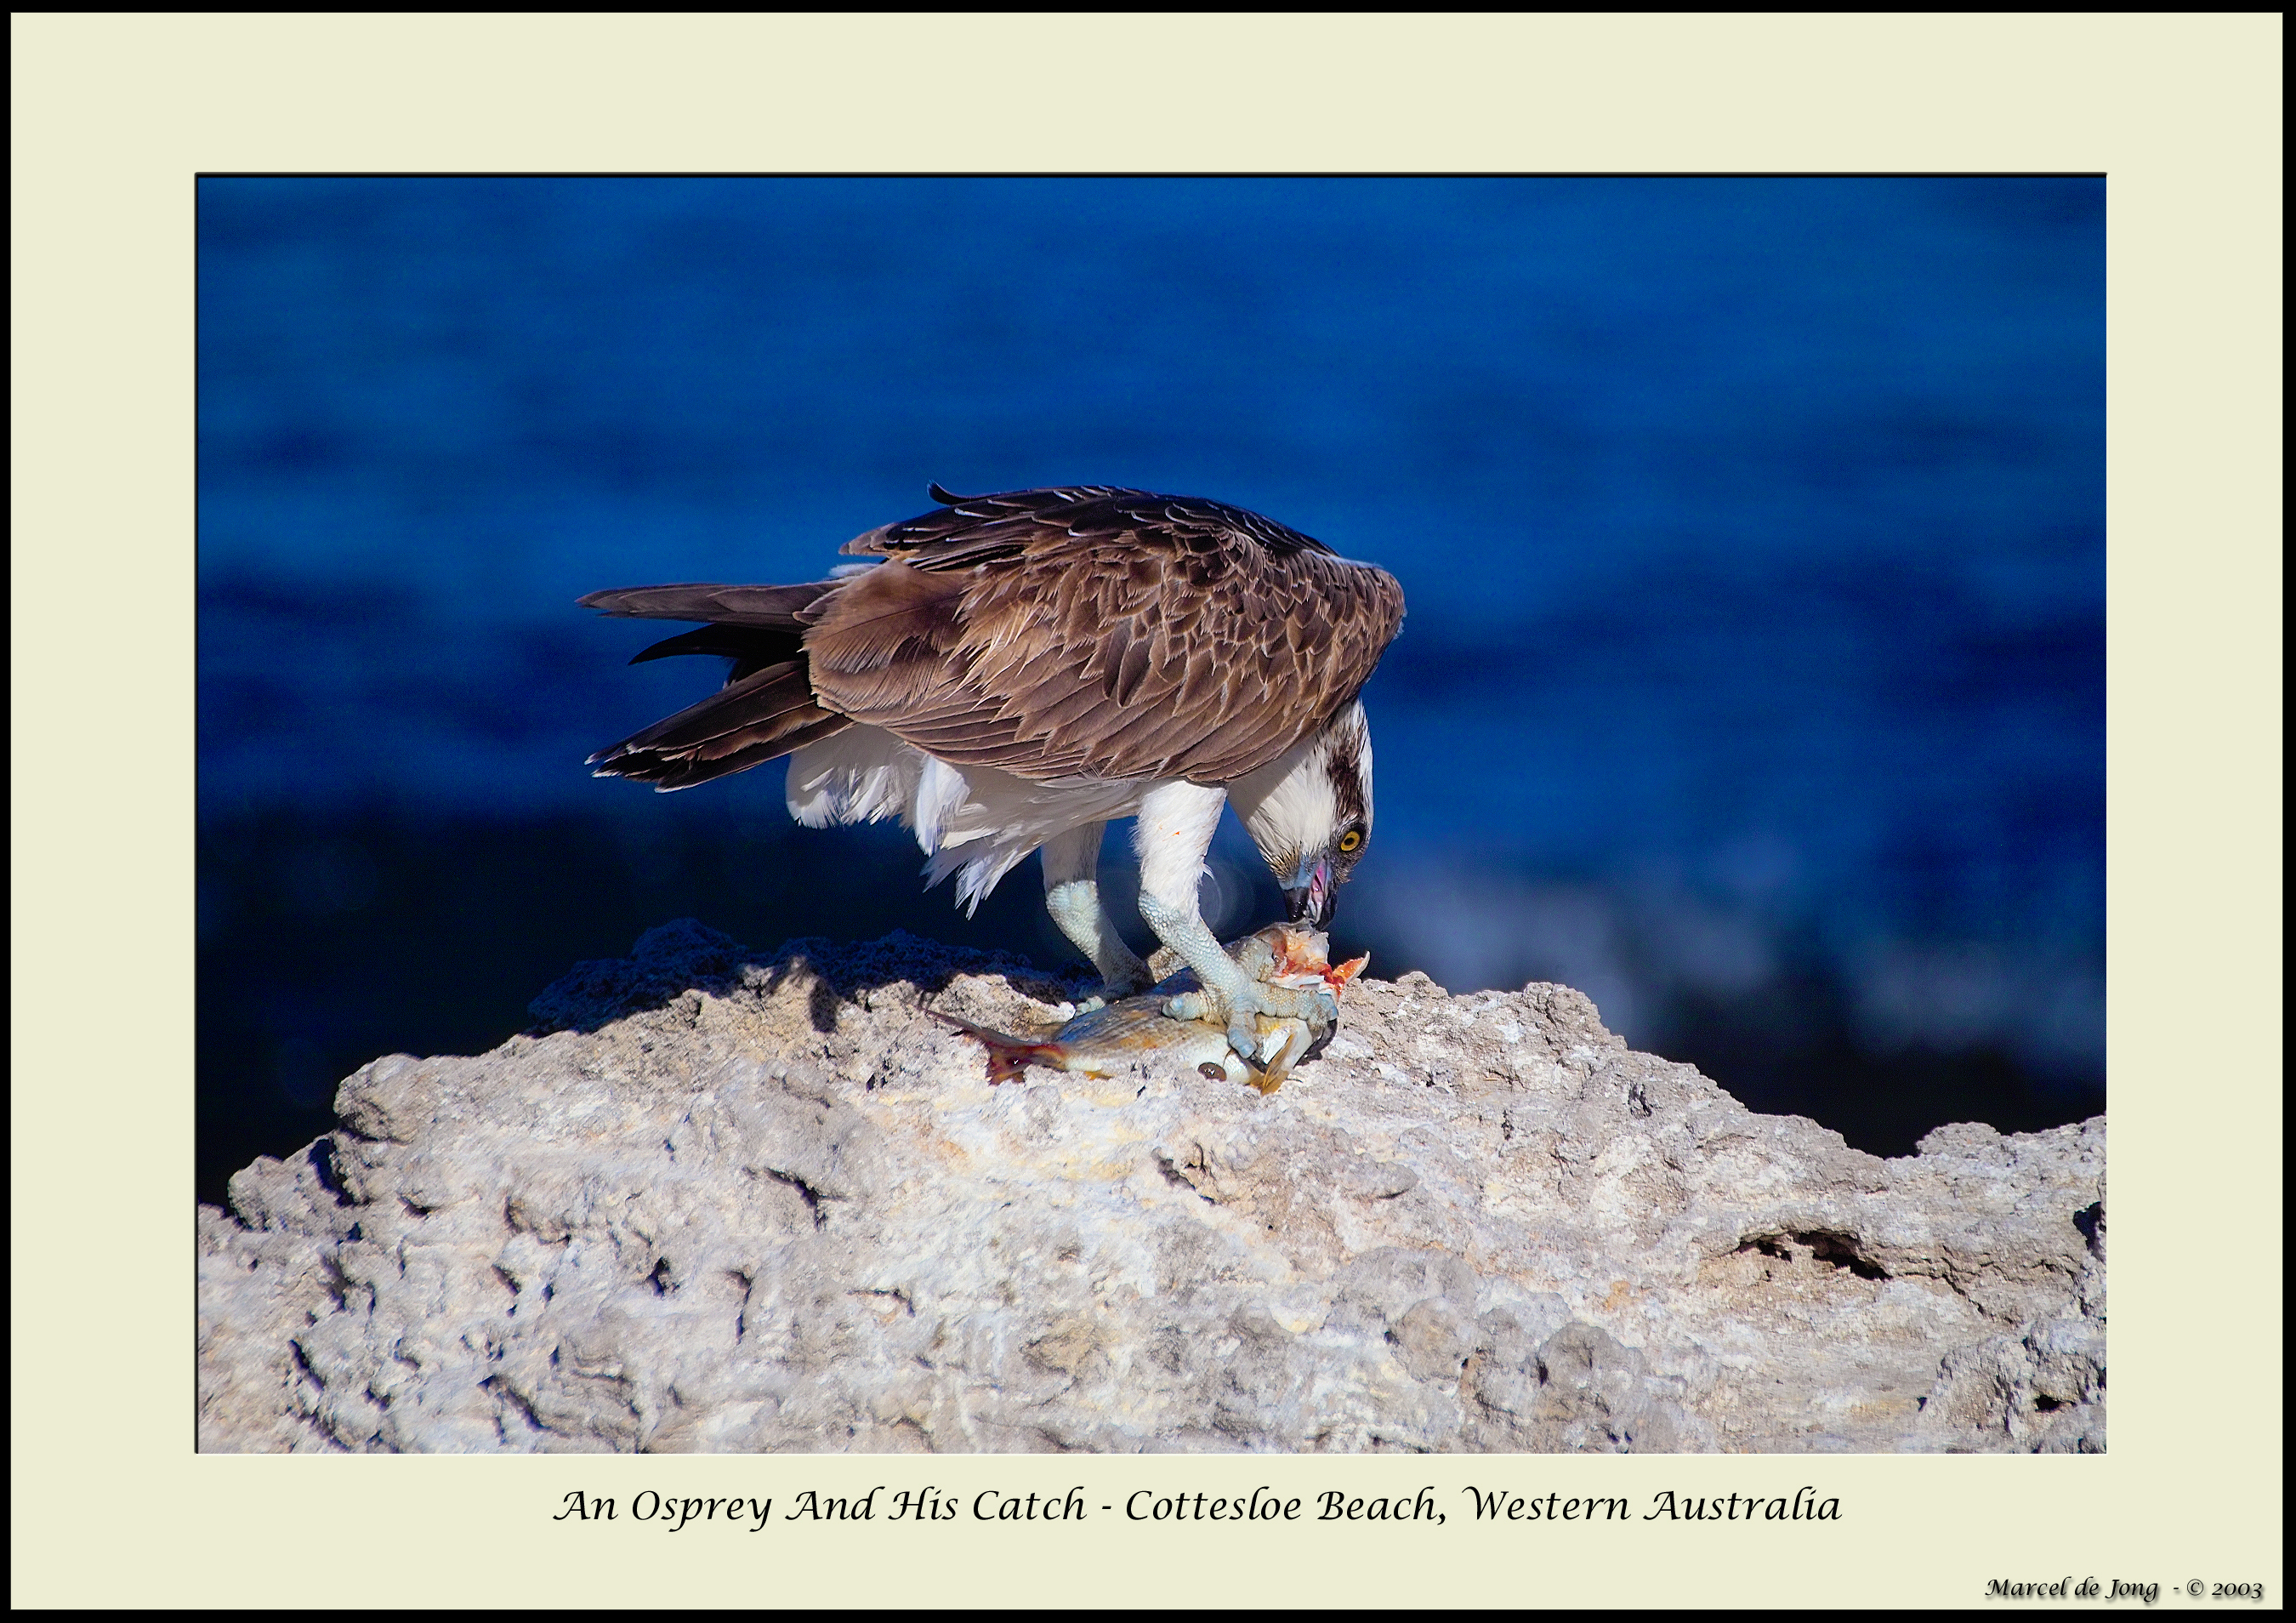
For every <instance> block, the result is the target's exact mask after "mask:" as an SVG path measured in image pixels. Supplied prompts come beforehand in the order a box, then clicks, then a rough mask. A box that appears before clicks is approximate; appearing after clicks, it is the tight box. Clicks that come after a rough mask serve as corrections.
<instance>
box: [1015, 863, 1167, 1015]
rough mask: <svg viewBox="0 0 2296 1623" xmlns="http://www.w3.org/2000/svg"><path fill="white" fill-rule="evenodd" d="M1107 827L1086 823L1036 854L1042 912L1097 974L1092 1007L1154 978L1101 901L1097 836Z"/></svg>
mask: <svg viewBox="0 0 2296 1623" xmlns="http://www.w3.org/2000/svg"><path fill="white" fill-rule="evenodd" d="M1107 827H1108V825H1107V824H1106V823H1104V822H1102V823H1087V824H1085V825H1084V827H1082V828H1071V829H1070V830H1069V831H1068V832H1067V833H1066V834H1056V835H1054V836H1053V837H1052V838H1051V839H1049V840H1046V842H1045V844H1044V846H1043V848H1042V849H1041V850H1039V851H1038V853H1037V855H1038V857H1039V858H1040V859H1042V861H1043V862H1044V865H1045V910H1046V912H1048V913H1050V914H1051V915H1052V916H1053V922H1054V924H1056V925H1058V926H1060V927H1061V934H1062V935H1065V936H1067V937H1068V938H1069V939H1070V941H1072V942H1074V943H1076V947H1077V951H1078V952H1081V953H1083V954H1084V955H1085V956H1086V957H1087V958H1088V959H1090V960H1092V966H1093V968H1095V969H1097V970H1099V971H1100V979H1101V991H1100V997H1099V998H1097V999H1095V1000H1094V1001H1093V1002H1092V1003H1090V1004H1087V1007H1088V1008H1089V1007H1097V1006H1098V1005H1099V1004H1101V1003H1103V1002H1112V1001H1115V1000H1116V999H1118V998H1126V997H1130V996H1131V995H1132V994H1133V993H1136V992H1141V991H1144V990H1145V989H1146V988H1147V987H1148V986H1149V985H1150V984H1151V983H1152V981H1153V979H1154V977H1153V976H1151V975H1150V974H1149V973H1148V966H1147V965H1146V964H1144V963H1142V962H1141V961H1140V955H1139V954H1138V953H1136V952H1133V950H1132V949H1131V948H1130V947H1128V946H1127V945H1126V944H1125V941H1124V937H1123V936H1121V935H1118V934H1117V931H1116V921H1115V920H1114V919H1111V918H1110V917H1109V916H1108V910H1107V909H1106V908H1104V907H1103V906H1102V905H1101V902H1100V881H1099V879H1098V877H1096V876H1097V875H1098V873H1099V871H1100V836H1101V832H1102V830H1103V829H1105V828H1107Z"/></svg>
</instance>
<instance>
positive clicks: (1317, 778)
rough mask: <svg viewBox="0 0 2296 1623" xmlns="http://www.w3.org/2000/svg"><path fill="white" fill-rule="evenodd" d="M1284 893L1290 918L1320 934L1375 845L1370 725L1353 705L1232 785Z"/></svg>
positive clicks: (1237, 804) (1240, 812) (1231, 793)
mask: <svg viewBox="0 0 2296 1623" xmlns="http://www.w3.org/2000/svg"><path fill="white" fill-rule="evenodd" d="M1227 790H1228V799H1229V800H1230V802H1232V803H1234V806H1235V810H1236V815H1238V816H1239V817H1241V818H1242V819H1243V826H1244V828H1246V829H1247V830H1249V831H1250V833H1251V838H1252V843H1253V844H1256V845H1258V846H1259V854H1260V855H1261V856H1262V857H1264V858H1266V859H1267V866H1268V868H1269V869H1270V870H1271V871H1273V872H1274V874H1275V883H1276V884H1277V885H1279V886H1283V900H1284V902H1286V903H1287V904H1288V906H1289V909H1290V912H1291V915H1292V922H1293V923H1295V924H1306V925H1310V926H1313V927H1316V928H1317V929H1321V928H1322V927H1324V925H1326V924H1328V923H1330V922H1331V918H1332V904H1333V898H1334V897H1335V896H1336V895H1337V894H1338V893H1339V888H1340V886H1342V885H1345V884H1346V883H1347V882H1348V876H1349V875H1350V874H1352V873H1353V872H1354V871H1355V866H1356V864H1357V862H1359V861H1362V860H1363V854H1364V853H1365V851H1366V850H1368V849H1369V848H1370V845H1371V723H1370V722H1369V721H1366V720H1365V716H1364V709H1363V705H1362V704H1360V703H1357V704H1349V705H1348V706H1347V708H1345V709H1344V710H1342V711H1341V712H1340V713H1339V714H1337V715H1336V716H1333V718H1332V720H1331V721H1328V722H1326V723H1325V724H1324V727H1323V729H1321V730H1320V731H1318V732H1316V733H1313V734H1311V735H1309V736H1308V737H1306V738H1304V739H1302V740H1300V743H1298V744H1296V745H1294V746H1292V748H1291V749H1290V750H1288V751H1286V752H1285V753H1284V754H1282V755H1279V756H1277V757H1276V758H1275V760H1274V761H1271V762H1268V763H1267V765H1266V766H1264V767H1262V768H1260V769H1259V770H1258V771H1256V772H1253V773H1251V775H1250V776H1248V777H1245V778H1241V779H1236V780H1235V781H1234V782H1233V783H1231V784H1229V785H1228V787H1227Z"/></svg>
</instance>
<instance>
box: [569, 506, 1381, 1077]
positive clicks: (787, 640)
mask: <svg viewBox="0 0 2296 1623" xmlns="http://www.w3.org/2000/svg"><path fill="white" fill-rule="evenodd" d="M931 495H932V498H933V499H934V500H935V501H937V502H939V503H941V504H943V505H942V506H940V507H936V508H935V509H934V510H933V511H931V512H930V513H927V514H925V515H922V516H921V517H917V518H913V519H908V520H906V521H905V522H903V523H897V524H887V525H885V526H884V527H882V528H881V529H877V530H872V531H869V532H868V533H866V534H865V535H861V536H857V537H856V538H855V539H854V540H850V541H848V542H847V543H846V544H845V547H844V548H843V550H844V551H846V552H847V553H852V554H860V555H863V556H873V557H877V558H880V559H881V560H883V561H882V562H880V563H876V564H848V565H845V566H843V567H842V568H840V569H839V570H838V571H836V572H835V573H833V574H832V577H831V578H830V579H827V580H823V581H808V582H806V583H804V584H802V585H796V586H707V585H689V586H641V587H631V588H627V589H620V590H616V591H603V592H593V593H591V594H590V595H589V596H588V597H584V598H582V599H581V604H582V606H584V607H586V608H594V609H599V610H602V611H603V612H604V613H606V614H616V615H627V616H635V617H639V618H644V619H656V620H687V621H703V622H707V623H706V624H704V625H703V626H702V627H701V629H700V630H693V631H687V632H685V633H684V634H683V635H681V636H677V637H672V638H669V639H668V640H667V641H664V642H660V643H656V644H654V645H653V646H652V647H649V648H647V649H645V650H644V652H642V653H640V654H639V655H637V656H636V658H635V659H634V660H633V661H632V662H631V663H634V664H635V663H638V661H641V660H649V659H660V658H664V657H667V656H669V655H680V654H708V655H721V656H723V657H725V658H727V659H729V660H731V661H732V662H733V663H732V666H731V668H730V670H729V671H728V673H727V676H726V685H725V686H724V687H723V688H720V689H718V691H717V692H716V693H714V694H712V695H711V696H709V697H708V698H706V699H704V700H702V701H701V703H700V704H695V705H693V706H691V707H690V708H688V709H685V710H682V711H680V712H678V713H676V715H674V716H670V717H668V719H667V720H664V721H657V722H655V723H654V724H653V725H652V727H649V728H647V729H644V731H643V732H638V733H634V734H632V735H631V736H630V737H627V738H625V739H623V740H622V741H621V742H620V743H619V744H617V745H614V746H612V747H611V748H609V749H604V750H601V751H599V752H598V753H597V754H594V755H593V756H591V757H590V764H591V765H592V766H594V767H595V768H596V769H597V775H598V776H600V777H618V778H632V779H637V780H638V781H640V782H642V783H651V784H652V785H653V786H654V787H655V788H657V789H660V790H668V789H683V788H689V787H692V786H693V785H694V784H697V783H706V782H708V781H709V779H713V778H721V777H723V776H725V775H726V773H728V772H738V771H742V770H745V769H746V768H749V767H753V766H757V765H759V764H761V763H762V762H767V761H772V760H775V759H777V758H779V757H781V756H783V755H787V756H788V757H789V758H790V765H789V789H788V798H789V808H790V812H791V815H792V816H793V817H795V818H796V819H797V820H798V821H799V822H800V823H803V824H805V825H806V826H807V827H808V828H823V827H825V826H827V825H829V824H831V823H855V822H861V821H869V822H874V821H876V820H879V819H881V818H884V817H893V816H898V818H899V819H900V820H901V821H902V822H903V823H904V824H905V825H906V826H907V827H909V828H913V829H914V830H915V832H916V836H917V843H918V844H920V845H922V847H923V848H924V852H925V854H926V856H927V857H929V858H930V859H931V861H929V862H928V864H927V867H926V872H927V874H928V875H929V883H931V884H938V883H939V882H940V881H941V880H942V879H944V878H947V877H948V876H949V875H951V874H952V873H953V874H955V875H956V877H957V886H956V888H957V897H958V900H959V901H960V902H964V904H965V905H966V906H967V907H968V909H970V908H972V907H977V906H979V905H980V898H981V897H983V896H985V895H987V894H988V892H989V891H990V890H991V889H993V888H994V887H995V886H996V882H997V880H999V879H1000V878H1002V877H1004V876H1005V873H1006V872H1008V871H1009V870H1010V869H1012V868H1013V865H1014V864H1015V863H1017V862H1019V861H1021V859H1022V858H1023V857H1026V856H1027V855H1028V854H1029V853H1030V852H1032V851H1041V852H1042V853H1044V873H1045V900H1046V909H1047V910H1049V911H1050V912H1051V914H1052V916H1053V919H1054V922H1055V923H1056V924H1058V925H1059V927H1060V929H1061V933H1062V935H1066V936H1067V937H1068V939H1069V940H1070V941H1071V942H1073V943H1075V944H1076V946H1077V947H1078V950H1079V951H1081V952H1083V953H1084V954H1085V955H1086V956H1087V958H1089V959H1090V960H1092V962H1093V964H1094V966H1095V968H1098V969H1099V971H1100V973H1101V976H1102V978H1103V982H1104V983H1105V988H1104V991H1103V995H1104V996H1106V997H1108V998H1109V999H1111V1001H1112V1000H1113V999H1115V998H1117V997H1120V996H1125V995H1128V994H1130V993H1136V992H1138V991H1140V990H1141V989H1143V988H1144V987H1145V986H1146V985H1148V984H1149V983H1150V980H1151V976H1149V974H1148V970H1147V968H1146V966H1145V965H1144V964H1143V963H1142V962H1141V960H1140V959H1139V958H1138V957H1137V956H1136V954H1135V953H1134V952H1132V950H1131V948H1130V947H1128V946H1127V945H1126V944H1125V942H1124V939H1123V937H1122V936H1120V935H1119V934H1118V933H1117V931H1116V928H1115V926H1114V924H1113V923H1112V922H1111V919H1109V917H1108V914H1107V911H1106V910H1105V908H1104V907H1103V905H1102V903H1101V900H1100V891H1099V885H1098V883H1097V879H1096V877H1095V876H1096V874H1097V872H1098V867H1099V853H1100V844H1101V834H1102V830H1103V828H1104V827H1105V826H1106V824H1107V822H1108V820H1110V819H1111V818H1117V817H1135V818H1136V819H1137V824H1136V829H1135V834H1134V842H1135V845H1136V850H1137V852H1138V854H1139V859H1140V912H1141V916H1142V917H1143V918H1144V919H1146V920H1147V922H1148V926H1149V927H1150V928H1151V929H1152V930H1153V931H1154V932H1155V933H1156V935H1157V937H1158V939H1160V941H1162V942H1163V943H1165V944H1166V945H1168V946H1169V947H1171V948H1172V949H1173V950H1174V951H1175V952H1177V953H1178V954H1179V955H1180V957H1181V958H1182V959H1184V960H1185V961H1186V962H1187V964H1188V966H1189V968H1192V969H1193V970H1194V971H1195V974H1196V978H1197V981H1198V983H1199V985H1201V987H1202V988H1203V991H1202V993H1200V994H1194V995H1193V998H1192V1000H1182V1001H1185V1002H1187V1004H1188V1006H1187V1008H1186V1009H1185V1010H1183V1009H1177V1008H1176V1009H1175V1012H1178V1013H1182V1014H1183V1016H1184V1017H1199V1016H1204V1015H1209V1016H1210V1017H1213V1018H1215V1019H1220V1018H1225V1020H1226V1024H1227V1026H1228V1032H1229V1040H1230V1042H1231V1044H1232V1045H1233V1046H1234V1049H1235V1050H1236V1051H1237V1053H1238V1054H1240V1055H1243V1056H1246V1057H1249V1056H1251V1053H1252V1051H1253V1050H1254V1048H1255V1047H1256V1042H1255V1040H1254V1038H1253V1035H1252V1024H1251V1022H1252V1018H1253V1017H1254V1016H1255V1015H1267V1016H1268V1017H1273V1018H1278V1019H1286V1018H1300V1017H1304V1016H1305V1015H1306V1014H1307V1013H1308V1009H1307V1003H1308V1001H1309V1000H1311V999H1312V998H1313V997H1314V996H1315V995H1316V994H1315V993H1313V992H1303V991H1299V990H1296V989H1292V988H1287V987H1281V986H1271V985H1264V984H1262V983H1260V982H1258V981H1255V980H1253V979H1252V978H1251V976H1247V975H1246V974H1245V973H1244V972H1243V971H1242V969H1240V968H1237V966H1236V965H1235V963H1234V960H1231V959H1230V958H1229V957H1228V955H1227V954H1226V952H1224V951H1222V950H1221V948H1220V945H1219V943H1218V941H1217V940H1216V939H1215V938H1214V937H1213V935H1212V933H1211V931H1210V929H1209V928H1208V927H1206V926H1205V924H1204V922H1203V918H1202V915H1201V910H1200V908H1199V906H1198V902H1197V894H1196V893H1197V886H1198V882H1199V881H1200V880H1201V877H1202V874H1203V865H1204V855H1205V853H1206V852H1207V851H1208V850H1209V849H1210V844H1211V839H1212V832H1213V829H1214V828H1216V827H1217V826H1218V822H1219V815H1220V808H1221V807H1222V805H1223V804H1225V803H1228V802H1230V801H1233V802H1234V804H1235V808H1236V811H1238V813H1239V814H1240V815H1241V816H1242V820H1243V825H1244V827H1245V828H1246V829H1248V830H1249V831H1250V832H1251V837H1252V840H1253V842H1254V843H1255V844H1258V846H1259V851H1260V854H1261V855H1262V856H1263V857H1264V858H1266V859H1267V865H1268V867H1269V868H1270V869H1272V870H1273V871H1274V873H1275V878H1276V883H1277V884H1278V885H1279V886H1282V887H1283V892H1284V895H1285V898H1286V900H1287V902H1288V903H1289V908H1290V912H1291V916H1292V919H1293V920H1295V921H1300V922H1305V923H1308V924H1310V925H1315V926H1321V925H1323V924H1324V923H1325V922H1326V921H1327V920H1328V919H1330V917H1331V913H1332V903H1333V894H1334V893H1335V892H1336V891H1337V890H1338V888H1339V887H1340V886H1341V885H1342V884H1344V883H1345V882H1346V880H1347V878H1348V877H1349V874H1350V873H1351V872H1352V871H1353V869H1354V868H1355V865H1356V863H1357V861H1359V860H1360V859H1361V858H1362V856H1363V853H1364V850H1365V845H1366V844H1367V843H1368V842H1369V840H1370V838H1371V823H1372V793H1371V781H1372V772H1371V766H1372V758H1371V732H1370V729H1369V726H1368V724H1367V723H1366V722H1365V718H1364V711H1363V705H1362V704H1360V703H1359V702H1358V700H1357V692H1358V691H1359V690H1360V689H1361V688H1362V687H1363V685H1364V682H1365V680H1366V679H1368V678H1369V677H1370V675H1371V673H1372V668H1373V667H1374V665H1376V664H1377V663H1379V657H1380V655H1381V653H1382V651H1383V650H1384V649H1385V648H1386V647H1387V645H1388V644H1389V642H1390V641H1391V640H1393V638H1394V637H1395V634H1396V632H1397V631H1398V630H1400V629H1401V627H1402V623H1403V589H1402V588H1401V587H1400V586H1398V584H1397V583H1396V581H1395V578H1394V577H1393V576H1392V575H1390V574H1389V573H1387V572H1386V571H1384V570H1382V569H1375V568H1374V567H1372V566H1371V565H1370V564H1357V563H1352V562H1350V561H1349V560H1347V559H1345V558H1341V557H1339V556H1336V555H1334V554H1333V551H1332V550H1331V548H1328V547H1325V546H1324V544H1323V543H1322V542H1320V541H1316V540H1311V539H1309V538H1308V537H1307V536H1304V535H1301V534H1300V532H1299V531H1295V530H1291V529H1287V528H1286V527H1285V526H1283V525H1282V524H1279V523H1275V522H1274V521H1272V520H1269V519H1266V518H1262V517H1261V516H1260V515H1258V514H1256V513H1247V512H1245V511H1244V510H1243V509H1242V508H1241V507H1228V506H1226V505H1225V504H1223V503H1220V502H1216V501H1206V500H1202V499H1201V498H1195V497H1186V496H1153V495H1150V494H1148V493H1147V492H1145V491H1143V490H1116V489H1112V488H1108V487H1104V486H1086V487H1078V488H1073V489H1061V490H1016V491H1010V492H1006V493H1005V494H1001V495H994V496H963V497H961V496H955V495H952V494H950V493H949V492H948V491H947V490H942V489H941V488H940V487H939V485H937V484H936V485H933V486H931Z"/></svg>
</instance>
